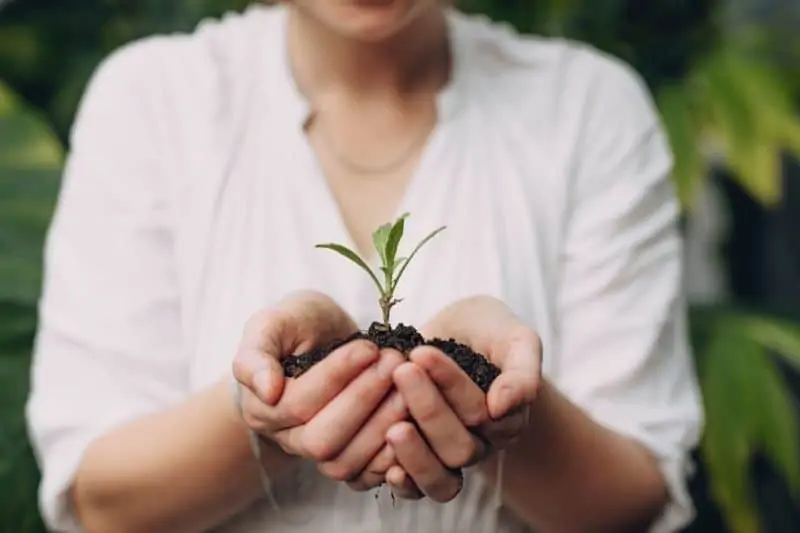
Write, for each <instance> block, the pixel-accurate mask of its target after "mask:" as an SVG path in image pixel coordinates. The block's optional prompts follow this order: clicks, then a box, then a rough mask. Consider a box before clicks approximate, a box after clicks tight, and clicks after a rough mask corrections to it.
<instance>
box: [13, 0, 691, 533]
mask: <svg viewBox="0 0 800 533" xmlns="http://www.w3.org/2000/svg"><path fill="white" fill-rule="evenodd" d="M670 168H671V157H670V154H669V151H668V148H667V143H666V140H665V138H664V135H663V133H662V131H661V129H660V126H659V124H658V120H657V115H656V113H655V111H654V109H653V106H652V104H651V102H650V99H649V97H648V95H647V93H646V91H645V89H644V88H643V86H642V84H641V83H640V81H639V79H638V78H637V77H636V76H635V75H634V74H633V73H632V72H631V71H630V69H628V68H627V67H625V66H623V65H621V64H620V63H619V62H617V61H615V60H613V59H611V58H609V57H605V56H603V55H601V54H599V53H598V52H596V51H593V50H590V49H588V48H585V47H581V46H578V45H576V44H573V43H567V42H561V41H557V40H543V39H535V38H527V37H522V36H520V35H517V34H515V33H514V32H512V31H511V30H509V29H507V28H505V27H502V26H499V25H496V24H493V23H491V22H490V21H487V20H485V19H483V18H479V17H467V16H464V15H462V14H459V13H457V12H455V11H452V10H450V9H449V8H444V7H443V6H441V5H440V4H439V2H438V0H291V1H287V2H286V3H284V4H281V5H279V6H273V7H265V6H254V7H252V8H251V9H250V10H248V11H247V12H246V13H245V14H243V15H234V16H230V17H227V18H226V19H224V20H222V21H218V22H208V23H206V24H204V25H203V26H202V27H200V28H199V29H198V30H197V31H196V32H194V33H193V34H190V35H174V36H165V37H154V38H150V39H147V40H144V41H142V42H138V43H135V44H133V45H131V46H128V47H126V48H125V49H123V50H121V51H119V52H117V53H116V54H114V55H113V56H112V57H111V58H109V59H108V60H106V61H105V62H104V64H103V65H102V66H101V68H100V69H99V70H98V72H97V73H96V75H95V76H94V78H93V80H92V82H91V84H90V87H89V89H88V91H87V94H86V96H85V98H84V101H83V103H82V106H81V109H80V112H79V114H78V116H77V119H76V123H75V126H74V130H73V136H72V150H71V154H70V158H69V162H68V166H67V169H66V173H65V180H64V184H63V190H62V192H61V197H60V201H59V205H58V209H57V212H56V214H55V218H54V221H53V224H52V228H51V232H50V235H49V239H48V244H47V260H46V281H45V286H44V296H43V300H42V303H41V325H40V331H39V335H38V341H37V345H36V353H35V361H34V366H33V390H32V395H31V398H30V401H29V406H28V409H29V411H28V414H29V419H30V426H31V432H32V435H33V439H34V443H35V447H36V450H37V452H38V455H39V458H40V462H41V465H42V469H43V481H42V486H41V506H42V509H43V514H44V517H45V519H46V520H47V522H48V524H49V525H50V526H51V527H52V528H53V529H55V530H58V531H80V530H85V531H87V532H90V533H95V532H108V531H114V532H121V533H126V532H137V533H138V532H147V533H157V532H170V533H176V532H199V531H207V530H215V531H225V532H231V533H239V532H250V531H253V532H256V531H259V532H260V531H270V532H286V533H293V532H311V531H314V532H340V531H346V532H358V531H370V532H372V531H381V530H382V529H381V528H382V527H387V526H386V521H385V520H386V519H384V521H383V522H382V519H381V516H380V514H379V510H380V509H379V506H378V505H376V503H375V501H374V499H373V494H372V492H366V491H368V490H369V489H372V488H374V487H376V486H378V485H380V484H382V483H384V482H385V483H387V484H388V485H390V487H391V488H392V490H393V492H394V494H395V497H396V498H398V499H399V500H400V501H401V502H405V503H403V504H402V505H398V506H396V508H395V509H394V510H393V511H391V512H390V515H391V516H390V518H391V520H390V522H391V527H392V528H393V530H395V531H404V532H405V531H431V532H436V531H442V532H459V533H469V532H479V533H486V531H492V530H496V531H502V532H514V531H521V530H523V529H524V528H526V527H530V528H532V529H535V530H536V531H543V532H548V531H554V532H561V531H591V532H595V531H646V530H653V531H673V530H675V529H678V528H679V527H681V526H682V525H683V524H685V523H686V522H687V521H688V520H689V519H690V517H691V503H690V501H689V500H688V496H687V493H686V487H685V484H684V474H685V470H686V468H687V453H688V451H689V450H690V448H691V447H692V446H693V445H694V444H695V443H696V442H697V439H698V433H699V429H700V425H701V412H700V406H699V399H698V391H697V387H696V383H695V378H694V376H693V373H692V370H691V368H692V366H691V363H690V356H689V353H688V349H687V343H686V329H685V323H684V309H683V301H682V297H681V286H680V279H681V276H680V271H681V241H680V237H679V233H678V228H677V218H678V206H677V204H676V201H675V197H674V195H673V191H672V189H671V187H670V183H669V172H670ZM406 211H409V212H411V213H412V215H411V218H410V219H409V222H408V230H407V232H408V234H409V236H408V240H409V241H410V242H413V241H416V240H418V237H420V236H422V235H423V234H424V233H426V232H428V231H430V230H432V229H434V228H435V227H438V226H439V225H443V224H446V225H447V226H448V230H447V231H446V232H445V233H444V234H442V235H441V236H440V237H439V238H437V239H436V240H435V241H433V242H432V243H431V244H430V245H428V247H426V249H425V250H424V251H423V252H422V253H421V254H420V255H419V256H418V257H417V258H416V259H415V260H414V263H413V264H412V265H411V267H410V268H409V269H408V271H407V274H406V275H405V277H404V279H403V283H402V285H401V287H400V292H401V293H402V294H401V296H402V297H404V298H405V301H404V303H402V304H401V305H399V306H398V307H397V308H396V311H395V313H394V316H393V320H394V321H396V322H405V323H413V324H416V325H418V326H420V327H422V328H423V330H424V331H425V332H426V333H427V334H430V335H439V336H452V337H457V338H459V339H460V340H464V341H466V342H468V343H470V344H472V345H473V346H474V347H475V348H476V349H479V350H481V351H484V352H486V353H487V354H488V355H489V356H490V357H491V358H492V360H493V361H494V362H495V363H496V364H498V366H500V368H501V370H502V373H501V375H500V377H499V378H498V380H497V382H496V383H495V384H494V385H493V387H492V389H490V391H489V393H488V394H487V395H485V396H484V395H483V393H480V392H479V391H477V389H476V388H475V387H474V386H472V385H471V383H469V382H468V381H465V376H464V375H463V374H460V373H459V371H458V370H457V369H454V367H453V365H452V364H449V361H448V360H447V359H446V358H444V357H443V356H442V355H441V354H440V353H438V352H436V351H435V350H423V351H421V352H414V353H412V355H411V358H410V360H409V361H405V360H404V359H403V358H402V357H400V355H399V354H397V353H395V352H392V351H383V352H380V353H379V351H378V350H377V349H376V348H375V347H374V346H372V345H370V344H369V343H363V342H361V343H359V342H356V343H350V344H348V345H345V346H344V347H342V348H341V349H339V350H338V351H337V352H335V353H334V354H333V355H331V357H330V358H329V359H328V360H326V361H325V362H323V363H320V364H319V365H318V366H317V367H315V368H314V369H312V370H311V371H310V372H309V373H308V374H306V375H304V376H302V377H301V378H299V379H296V380H289V381H286V382H284V380H283V377H282V373H281V372H280V368H279V364H278V360H279V358H280V357H283V356H286V355H288V354H290V353H292V352H294V351H296V350H301V349H308V348H309V347H310V346H312V345H315V344H319V343H322V342H325V341H327V340H330V339H333V338H337V337H340V336H343V335H346V334H348V333H350V332H352V331H353V330H354V329H355V328H356V327H357V326H356V325H358V326H360V327H364V326H366V325H367V324H369V323H370V322H371V321H372V320H374V319H375V318H376V317H377V316H378V307H377V305H376V303H375V300H376V295H375V293H374V289H373V288H372V287H371V286H370V280H369V279H368V278H367V277H366V276H364V275H363V273H362V272H360V271H358V269H356V268H353V267H352V266H350V265H349V264H347V262H345V261H343V260H341V258H338V257H336V256H335V255H334V254H330V253H327V252H324V251H320V250H315V249H314V245H315V244H317V243H320V242H330V241H337V242H346V243H348V244H350V245H352V246H353V247H355V248H357V249H358V250H360V251H361V252H362V253H364V254H365V255H367V257H368V258H369V259H370V260H371V261H372V263H373V264H374V263H375V258H374V254H370V253H369V249H370V247H371V241H370V232H371V231H372V229H373V228H375V227H377V226H378V225H380V224H382V223H384V222H386V221H388V220H392V219H394V218H395V215H396V213H401V212H406ZM287 295H288V296H287ZM475 295H483V296H475ZM501 302H504V303H501ZM245 324H247V326H246V327H245ZM243 328H244V334H242V330H243ZM540 346H544V347H545V351H544V354H542V351H541V348H540ZM540 363H541V364H540ZM232 365H233V368H234V371H235V376H236V379H237V382H238V385H239V387H240V388H239V389H238V390H239V391H240V392H241V403H240V406H241V408H242V414H243V416H242V417H240V416H239V414H238V413H237V409H236V406H234V402H232V401H231V389H230V387H229V380H230V374H231V367H232ZM407 420H413V421H414V422H415V423H411V422H410V421H407ZM248 429H250V430H252V431H254V432H256V433H257V434H258V436H259V439H258V444H259V448H258V451H259V455H260V461H261V464H260V465H259V464H257V463H256V460H255V459H254V457H253V453H251V449H250V446H249V439H248V431H247V430H248ZM499 450H504V454H505V455H504V460H503V461H501V460H500V459H499V458H500V452H499ZM309 468H310V470H309ZM260 471H263V473H264V474H266V477H267V479H268V480H269V481H270V482H271V484H272V489H274V495H275V497H276V498H277V499H278V500H279V503H280V510H279V511H275V510H274V509H273V508H272V507H271V506H269V505H268V504H267V500H266V498H265V497H264V493H263V490H262V485H261V478H260ZM298 472H300V473H302V475H301V474H298ZM460 472H463V473H460ZM303 476H304V477H303ZM298 477H300V478H301V479H303V480H305V481H306V482H308V481H311V483H310V484H309V483H305V485H306V486H305V487H301V488H303V490H299V489H298V488H297V487H294V486H293V483H292V481H293V480H296V479H298ZM495 485H498V486H502V491H501V493H500V494H499V496H500V497H501V498H502V499H501V500H500V501H499V502H496V501H494V500H493V495H494V494H495V491H494V490H493V489H494V486H495ZM409 500H413V502H412V501H409ZM498 503H499V504H500V508H499V509H498V506H497V504H498ZM79 524H80V525H79ZM382 524H383V525H382Z"/></svg>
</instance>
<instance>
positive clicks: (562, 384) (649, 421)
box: [557, 59, 703, 532]
mask: <svg viewBox="0 0 800 533" xmlns="http://www.w3.org/2000/svg"><path fill="white" fill-rule="evenodd" d="M584 66H585V65H584ZM599 67H600V68H597V69H595V71H596V74H597V76H596V79H595V80H594V81H593V83H592V84H591V86H592V87H591V94H590V95H589V96H588V103H587V105H586V107H585V109H586V111H585V115H584V121H583V128H582V131H583V133H582V136H581V139H580V140H579V141H578V143H577V147H578V148H577V150H578V159H579V163H578V165H577V167H576V171H575V174H574V176H573V177H574V181H573V183H572V190H571V199H570V210H569V215H568V219H567V222H566V234H565V240H564V244H563V245H562V246H563V247H562V256H561V259H560V261H561V266H562V269H561V275H562V276H563V277H562V278H561V282H560V284H559V320H558V328H559V339H560V341H559V342H560V354H559V362H558V368H559V369H562V371H560V372H559V373H558V377H557V385H558V386H559V388H560V389H561V390H563V391H564V393H565V394H566V395H567V396H568V397H570V398H571V399H572V400H573V401H574V402H575V403H577V404H578V405H579V406H580V407H582V408H583V409H584V410H585V411H587V412H588V413H589V414H590V415H591V416H592V417H593V418H594V419H595V420H597V421H598V422H599V423H601V424H603V425H605V426H607V427H609V428H611V429H613V430H615V431H616V432H617V433H620V434H622V435H625V436H628V437H631V438H633V439H636V440H637V441H639V442H640V443H642V444H643V445H644V446H646V447H647V448H648V449H649V450H650V451H651V452H652V453H653V455H654V457H655V458H656V459H657V460H658V462H659V465H660V467H661V470H662V473H663V476H664V478H665V480H666V483H667V485H668V488H669V492H670V495H671V502H670V503H669V505H668V506H667V508H666V509H665V510H664V512H663V514H662V516H661V518H660V519H659V521H658V523H657V524H656V525H655V527H654V528H653V529H652V531H653V532H671V531H676V530H679V529H680V528H681V527H682V526H684V525H685V524H687V523H688V522H690V521H691V520H692V518H693V514H694V508H693V505H692V502H691V499H690V497H689V494H688V490H687V483H686V477H687V473H688V471H689V468H690V452H691V450H692V448H693V447H694V446H695V445H696V444H697V442H698V440H699V435H700V432H701V426H702V421H703V414H702V407H701V399H700V393H699V390H698V385H697V379H696V376H695V370H694V363H693V360H692V357H691V352H690V348H689V344H688V332H687V324H686V306H685V301H684V297H683V286H682V270H683V266H682V253H683V252H682V247H683V245H682V237H681V234H680V228H679V217H680V210H679V205H678V202H677V198H676V195H675V193H674V190H673V187H672V183H671V180H670V172H671V169H672V156H671V153H670V150H669V147H668V141H667V139H666V137H665V134H664V132H663V130H662V127H661V124H660V122H659V119H658V115H657V112H656V110H655V108H654V106H653V104H652V102H651V99H650V97H649V94H648V92H647V90H646V88H645V87H644V84H643V83H642V82H641V80H640V78H639V77H638V76H637V75H636V74H635V73H634V72H633V71H632V70H631V69H629V68H628V67H627V66H625V65H623V64H621V63H617V62H615V60H612V59H602V60H601V62H600V64H599Z"/></svg>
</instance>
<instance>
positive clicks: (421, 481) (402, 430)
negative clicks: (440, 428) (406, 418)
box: [386, 422, 462, 503]
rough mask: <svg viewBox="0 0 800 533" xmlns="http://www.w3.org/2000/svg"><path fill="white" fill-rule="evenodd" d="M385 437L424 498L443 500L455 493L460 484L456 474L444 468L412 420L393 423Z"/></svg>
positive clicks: (448, 498)
mask: <svg viewBox="0 0 800 533" xmlns="http://www.w3.org/2000/svg"><path fill="white" fill-rule="evenodd" d="M386 439H387V440H388V441H389V443H390V444H391V445H392V448H393V449H394V452H395V454H396V455H397V462H398V463H400V466H401V467H402V468H403V470H404V471H405V472H406V474H408V476H410V477H411V479H413V480H414V483H415V484H416V485H417V487H419V489H420V491H422V493H423V494H425V495H426V496H427V497H428V498H430V499H431V500H433V501H435V502H439V503H446V502H449V501H450V500H452V499H453V498H455V497H456V496H458V493H459V492H460V491H461V485H462V479H461V477H460V474H455V473H453V472H452V471H451V470H449V469H447V468H445V466H444V465H443V464H442V463H441V462H440V461H439V459H438V458H437V457H436V455H435V454H434V453H433V451H432V450H431V449H430V448H429V447H428V445H427V443H426V442H425V441H424V439H423V438H422V436H421V435H420V434H419V432H418V431H417V429H416V428H415V427H414V425H413V424H411V423H410V422H400V423H398V424H395V425H394V426H392V428H391V429H390V430H389V431H388V433H387V434H386Z"/></svg>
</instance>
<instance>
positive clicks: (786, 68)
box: [0, 0, 800, 533]
mask: <svg viewBox="0 0 800 533" xmlns="http://www.w3.org/2000/svg"><path fill="white" fill-rule="evenodd" d="M247 3H248V2H246V1H245V0H174V1H171V2H167V1H164V0H93V1H87V0H81V1H78V0H27V1H25V2H12V3H11V4H10V5H9V6H7V7H6V8H5V10H4V11H3V12H2V16H0V73H2V75H1V76H2V77H0V530H2V531H9V532H19V533H35V532H40V531H43V527H42V525H41V522H40V520H39V518H38V515H37V512H36V497H35V489H36V484H37V482H38V477H37V476H38V474H37V469H36V465H35V462H34V460H33V457H32V455H31V452H30V447H29V445H28V442H27V439H26V438H25V425H24V414H23V410H22V406H23V404H24V400H25V397H26V394H27V388H28V387H27V386H28V377H27V375H28V364H29V355H30V350H31V343H32V340H33V332H34V328H35V322H36V302H37V297H38V293H39V285H40V276H41V249H42V243H43V239H44V235H45V229H46V226H47V223H48V220H49V217H50V214H51V212H52V209H53V205H54V200H55V197H56V195H57V190H58V177H59V173H60V167H61V164H62V160H63V154H62V150H63V148H62V146H66V145H67V139H68V131H69V125H70V124H71V122H72V118H73V115H74V112H75V109H76V106H77V103H78V100H79V98H80V96H81V94H82V92H83V90H84V87H85V84H86V81H87V79H88V77H89V75H90V74H91V72H92V71H93V69H94V68H95V66H96V65H97V63H98V62H99V61H100V60H101V59H102V58H103V57H105V56H106V55H107V54H108V53H109V52H111V51H112V50H113V49H115V48H117V47H118V46H120V45H122V44H124V43H126V42H129V41H131V40H133V39H136V38H138V37H141V36H144V35H149V34H152V33H156V32H171V31H184V30H190V29H191V28H192V27H193V26H194V25H195V24H196V23H197V22H198V21H199V20H200V19H201V18H203V17H206V16H217V15H220V14H222V13H223V12H225V11H226V10H228V9H241V8H243V7H244V6H245V5H246V4H247ZM734 3H735V4H736V6H737V7H738V10H737V9H733V10H728V11H723V10H722V8H721V6H720V5H718V4H717V2H715V1H713V0H694V1H692V0H653V1H651V2H641V1H637V0H606V1H605V2H596V1H594V0H537V1H536V2H535V3H534V4H533V7H532V4H531V3H530V1H529V0H464V1H463V2H462V5H463V7H464V8H465V9H466V10H469V11H477V12H482V13H487V14H490V15H491V16H492V17H493V18H496V19H500V20H505V21H508V22H510V23H512V24H514V25H515V26H516V27H518V28H519V29H521V30H523V31H530V32H536V33H540V34H546V35H557V36H566V37H570V38H577V39H580V40H583V41H587V42H589V43H592V44H594V45H596V46H598V47H599V48H601V49H603V50H605V51H608V52H610V53H613V54H615V55H617V56H619V57H621V58H623V59H624V60H626V61H628V62H629V63H631V64H632V65H633V66H634V67H635V68H636V69H637V70H638V71H639V72H640V73H641V74H642V75H643V77H644V78H645V80H646V81H647V83H648V84H649V86H650V87H651V89H652V90H653V92H654V94H655V95H656V100H657V103H658V105H659V108H660V110H661V112H662V116H663V119H664V123H665V125H666V127H667V130H668V133H669V136H670V140H671V143H672V146H673V149H674V151H675V154H676V169H675V183H676V185H677V187H678V190H679V193H680V196H681V199H682V200H683V203H684V205H685V206H686V207H687V212H688V215H689V216H691V209H692V208H693V200H694V198H695V195H696V193H697V190H698V189H699V187H700V185H701V184H702V182H703V180H705V179H707V177H708V175H709V171H710V169H711V168H712V165H713V164H719V163H724V164H725V165H726V166H728V167H729V168H730V169H731V170H732V171H733V176H734V179H736V180H737V181H738V182H739V183H740V184H741V186H742V187H744V189H745V190H747V191H748V192H749V193H750V194H751V195H752V196H753V198H755V199H757V200H759V201H760V202H762V203H763V204H764V205H767V206H770V205H774V204H775V203H776V202H778V201H779V199H780V194H781V190H782V186H781V182H780V175H781V172H780V164H779V156H780V154H781V153H783V152H786V151H789V152H792V153H794V154H795V155H797V154H800V122H799V121H798V119H797V116H798V114H797V109H796V106H795V102H796V101H797V96H798V92H797V91H798V90H800V76H799V75H798V67H797V65H800V61H798V59H800V46H798V45H797V41H794V42H792V41H791V39H792V38H795V39H796V38H797V35H796V27H797V26H796V25H794V26H791V25H790V28H793V29H790V30H789V31H786V30H784V31H783V33H781V32H780V31H778V32H777V33H775V32H774V31H773V30H774V28H780V27H782V26H781V24H785V20H784V19H783V18H781V17H777V21H778V23H775V22H774V21H773V22H772V23H771V25H770V26H765V25H763V24H753V23H751V22H750V19H747V18H744V17H742V12H743V11H746V10H745V8H744V7H743V6H745V4H748V3H752V2H747V1H744V2H743V1H741V0H740V1H739V2H734ZM787 5H788V4H787ZM799 11H800V10H799ZM726 17H727V18H729V19H732V20H734V21H735V22H736V23H735V24H732V25H731V26H730V27H726V28H723V27H721V26H720V21H722V20H725V19H726ZM794 20H795V21H796V22H800V17H798V18H795V19H794ZM765 27H769V28H770V31H766V30H765V29H764V28H765ZM770 35H781V36H782V37H781V39H780V40H779V41H776V40H775V39H770ZM7 84H8V85H7ZM9 85H11V86H13V89H14V90H13V91H12V90H10V88H9ZM18 95H25V100H24V101H23V100H22V99H21V97H20V96H18ZM692 326H693V328H692V329H693V341H694V346H695V352H696V356H697V365H698V371H699V375H700V378H701V384H702V387H703V391H704V401H705V407H706V412H707V427H706V432H705V436H704V439H703V443H702V449H701V453H702V457H703V460H704V463H705V464H706V466H707V468H708V471H709V474H710V490H711V492H712V494H713V496H714V499H715V500H716V502H717V504H719V505H720V506H721V507H722V509H723V510H724V514H725V518H726V521H727V524H728V526H729V527H730V529H731V530H732V531H734V532H736V533H755V532H759V531H761V530H762V528H761V527H760V525H759V524H760V520H759V514H758V511H757V508H756V505H755V503H754V498H753V494H752V490H751V483H750V477H749V476H750V469H749V467H750V463H751V459H752V457H753V455H754V454H755V453H756V452H760V453H764V454H766V455H767V456H768V457H769V459H770V461H771V462H772V463H773V464H774V465H775V466H776V468H777V469H778V470H779V471H780V472H781V474H782V475H783V476H784V477H785V479H786V480H787V482H788V484H789V486H790V487H791V489H792V491H793V492H794V494H797V491H798V490H800V455H798V452H799V451H800V442H798V427H797V418H796V416H795V413H794V412H793V408H792V404H791V401H790V397H789V393H788V391H787V387H786V384H785V383H784V380H783V378H782V377H781V375H780V374H779V372H778V370H777V368H776V366H775V364H774V359H773V357H774V356H779V357H784V358H785V359H786V361H788V362H789V363H790V364H792V365H794V366H795V367H797V368H800V329H798V327H797V326H796V325H794V324H787V323H782V322H779V321H777V320H775V319H772V318H768V317H763V316H759V315H758V314H754V313H751V312H747V313H745V312H742V311H738V310H737V309H736V306H735V302H731V304H730V305H726V306H724V307H722V308H714V309H694V310H693V314H692Z"/></svg>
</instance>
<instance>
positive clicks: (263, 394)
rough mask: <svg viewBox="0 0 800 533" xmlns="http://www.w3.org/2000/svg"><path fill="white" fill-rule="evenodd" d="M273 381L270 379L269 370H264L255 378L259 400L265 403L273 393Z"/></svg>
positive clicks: (254, 386) (254, 383)
mask: <svg viewBox="0 0 800 533" xmlns="http://www.w3.org/2000/svg"><path fill="white" fill-rule="evenodd" d="M271 385H272V380H271V379H270V375H269V370H262V371H260V372H258V373H256V375H254V376H253V388H254V389H255V390H256V394H258V397H259V399H261V400H262V401H265V400H266V399H267V397H269V396H270V393H271V392H272V391H271V390H270V389H271V388H272V387H271Z"/></svg>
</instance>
